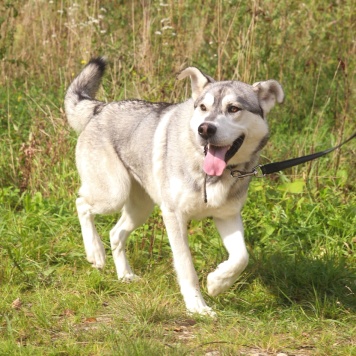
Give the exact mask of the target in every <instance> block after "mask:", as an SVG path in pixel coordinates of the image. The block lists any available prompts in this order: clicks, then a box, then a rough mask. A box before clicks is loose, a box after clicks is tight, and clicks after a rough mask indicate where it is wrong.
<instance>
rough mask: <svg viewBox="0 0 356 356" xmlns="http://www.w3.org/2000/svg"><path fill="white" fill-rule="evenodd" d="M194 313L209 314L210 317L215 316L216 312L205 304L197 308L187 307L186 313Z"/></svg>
mask: <svg viewBox="0 0 356 356" xmlns="http://www.w3.org/2000/svg"><path fill="white" fill-rule="evenodd" d="M194 314H199V315H203V316H209V317H211V318H216V313H215V312H214V311H213V309H211V308H210V307H208V306H207V305H205V306H203V307H199V308H189V309H188V315H194Z"/></svg>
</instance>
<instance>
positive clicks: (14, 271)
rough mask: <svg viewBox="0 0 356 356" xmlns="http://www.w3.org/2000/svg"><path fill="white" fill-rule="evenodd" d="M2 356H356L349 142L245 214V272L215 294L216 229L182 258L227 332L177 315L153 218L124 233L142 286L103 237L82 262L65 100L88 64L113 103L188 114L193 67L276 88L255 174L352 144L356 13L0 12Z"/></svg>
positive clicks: (253, 200) (340, 8)
mask: <svg viewBox="0 0 356 356" xmlns="http://www.w3.org/2000/svg"><path fill="white" fill-rule="evenodd" d="M0 14H1V15H0V71H1V76H0V84H1V85H0V136H1V141H0V171H1V174H0V186H1V190H0V233H1V247H0V295H1V300H0V355H59V354H61V355H78V354H83V355H102V354H104V355H111V354H112V355H117V354H120V355H121V354H122V355H142V354H146V355H161V354H162V355H176V354H179V355H182V354H183V355H191V354H193V355H238V354H240V355H252V354H260V355H269V354H271V355H273V354H277V353H279V352H284V353H286V354H288V355H353V354H355V352H356V339H355V331H356V328H355V325H356V323H355V321H356V317H355V312H356V296H355V291H356V269H355V263H356V258H355V244H356V240H355V239H356V227H355V226H356V208H355V207H356V194H355V186H356V173H355V170H354V167H355V164H356V158H355V157H356V155H355V143H354V142H350V143H349V144H348V145H347V146H345V148H343V149H342V150H339V151H336V152H334V153H332V154H331V155H329V156H327V157H324V158H322V159H320V160H318V161H316V162H314V163H311V164H306V165H303V166H300V167H297V168H293V169H291V170H289V171H286V172H284V173H282V174H278V175H274V176H272V177H270V178H267V179H262V180H257V179H256V180H254V181H253V182H252V184H251V186H250V192H249V198H248V202H247V204H246V206H245V209H244V211H243V217H244V222H245V233H246V241H247V244H248V248H249V252H250V263H249V266H248V268H247V270H246V272H245V273H244V274H243V275H242V276H241V278H240V279H239V281H238V282H237V283H236V284H235V285H234V287H233V288H231V289H230V290H229V291H227V292H226V293H224V294H223V295H221V296H218V297H217V298H210V297H209V296H208V295H206V290H205V283H206V276H207V274H208V273H209V272H210V271H211V270H212V269H214V267H215V266H216V265H217V264H218V263H219V262H221V261H222V260H223V259H224V258H226V252H225V250H224V248H223V247H222V244H221V242H220V239H219V237H218V235H217V232H216V231H215V228H214V226H213V224H212V222H211V221H210V220H209V219H207V220H205V221H203V222H199V221H192V222H191V223H190V226H189V236H190V245H191V249H192V254H193V256H194V261H195V265H196V268H197V270H198V274H199V276H200V278H201V284H202V286H203V293H204V295H205V298H206V299H207V302H208V303H209V305H210V306H212V307H213V308H214V309H215V310H216V311H217V314H218V318H217V319H209V318H202V317H196V316H189V315H186V314H185V310H184V305H183V301H182V298H181V296H180V293H179V288H178V286H177V283H176V278H175V275H174V271H173V267H172V256H171V252H170V248H169V245H168V242H167V238H166V234H165V230H164V226H163V223H162V220H161V217H160V214H159V210H158V209H157V210H156V211H155V212H154V214H153V215H152V217H151V218H150V219H149V220H148V221H147V222H146V224H145V225H143V226H142V227H140V228H139V229H138V230H137V231H135V232H134V233H133V234H132V237H131V238H130V242H129V244H128V255H129V258H130V261H131V263H132V266H133V268H134V270H135V272H136V273H137V274H138V275H140V276H141V279H140V280H139V281H137V282H135V283H131V284H126V283H119V282H118V281H117V280H116V273H115V270H114V264H113V261H112V258H111V255H110V247H109V241H108V233H109V230H110V228H111V227H112V226H113V224H114V223H115V221H116V219H117V216H104V217H98V219H97V225H98V229H99V231H100V233H101V235H102V236H103V238H104V244H105V247H106V249H107V252H108V259H107V266H106V267H105V269H104V270H103V271H101V272H99V271H96V270H93V269H91V267H90V266H89V264H88V263H87V262H86V261H85V258H84V250H83V246H82V241H81V236H80V227H79V223H78V219H77V216H76V211H75V206H74V201H75V197H76V192H77V189H78V187H79V179H78V176H77V173H76V170H75V164H74V148H75V142H76V136H75V134H74V133H73V132H71V131H70V130H69V128H68V125H67V123H66V120H65V115H64V112H63V96H64V92H65V89H66V87H67V86H68V84H69V83H70V81H71V80H72V79H73V76H74V75H75V74H76V73H77V72H78V71H79V70H80V69H81V68H82V66H83V65H84V64H85V63H86V62H87V61H88V59H89V58H90V57H91V56H93V55H103V54H105V55H107V56H108V58H109V59H110V62H111V63H110V68H109V70H108V73H107V75H106V77H105V80H104V83H103V88H102V89H101V92H100V96H101V98H102V99H103V100H113V99H122V98H127V97H139V98H143V99H147V100H158V101H179V100H183V99H184V98H186V97H188V96H189V95H190V88H189V83H177V82H176V80H175V73H177V72H178V71H179V70H180V69H182V68H183V67H185V66H187V65H196V66H198V67H199V68H201V69H202V70H204V71H205V72H206V73H208V74H209V75H212V76H214V77H216V78H229V79H237V80H243V81H246V82H250V83H252V82H254V81H257V80H261V79H268V78H275V79H277V80H279V81H280V82H281V83H282V85H283V87H284V90H285V92H286V100H285V103H284V104H283V105H282V106H280V107H278V108H276V109H275V110H274V111H273V112H272V113H271V115H270V116H269V123H270V128H271V139H270V142H269V144H268V145H267V147H266V149H265V150H264V151H263V157H262V162H269V161H278V160H282V159H287V158H291V157H292V156H297V155H301V154H305V153H309V152H311V151H317V150H321V149H324V148H327V147H330V146H332V145H335V144H337V143H338V142H340V141H342V139H343V138H346V137H347V136H349V135H351V133H352V132H353V131H354V129H355V124H354V123H355V110H354V107H355V103H356V97H355V92H354V91H353V90H352V88H353V87H354V86H355V73H356V71H355V68H356V65H355V61H356V59H355V58H356V57H355V55H354V51H355V48H354V43H355V33H356V31H355V24H356V21H355V12H354V11H353V3H352V1H351V0H345V1H342V2H341V3H339V2H329V1H315V0H308V1H305V2H297V1H288V2H283V1H282V2H278V4H277V3H276V2H275V1H269V0H266V1H263V2H262V1H251V2H242V1H222V0H219V1H217V2H216V1H211V0H208V1H204V3H203V2H200V1H190V0H187V1H173V0H168V1H166V2H161V3H160V2H150V1H146V0H145V1H140V2H139V1H133V2H131V3H130V4H127V3H125V2H112V1H104V0H103V1H95V2H91V3H90V2H84V1H78V2H77V3H73V2H71V1H67V0H63V1H61V2H57V1H19V0H8V1H4V2H2V3H1V4H0Z"/></svg>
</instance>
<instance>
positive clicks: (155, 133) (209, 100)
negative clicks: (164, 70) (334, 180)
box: [65, 58, 284, 315]
mask: <svg viewBox="0 0 356 356" xmlns="http://www.w3.org/2000/svg"><path fill="white" fill-rule="evenodd" d="M105 66H106V61H105V60H104V59H103V58H95V59H92V60H91V61H90V62H89V63H88V64H87V65H86V67H85V68H84V69H83V71H82V72H81V73H80V74H79V76H78V77H77V78H76V79H74V81H73V82H72V84H71V85H70V87H69V89H68V91H67V94H66V97H65V110H66V114H67V118H68V121H69V124H70V126H71V127H72V128H73V129H74V130H75V131H77V132H78V133H80V136H79V138H78V143H77V147H76V164H77V168H78V171H79V174H80V177H81V182H82V185H81V188H80V190H79V198H78V199H77V201H76V205H77V210H78V215H79V221H80V225H81V229H82V234H83V240H84V246H85V251H86V255H87V259H88V261H89V262H90V263H92V264H93V266H94V267H97V268H102V267H103V266H104V263H105V251H104V247H103V244H102V242H101V239H100V237H99V235H98V233H97V231H96V228H95V226H94V215H96V214H108V213H114V212H117V211H120V210H121V212H122V214H121V217H120V219H119V221H118V222H117V224H116V225H115V227H114V228H113V229H112V230H111V231H110V243H111V248H112V253H113V258H114V261H115V266H116V270H117V275H118V278H119V279H122V280H131V279H133V278H135V275H134V273H133V272H132V270H131V268H130V265H129V263H128V260H127V257H126V253H125V243H126V240H127V238H128V237H129V235H130V233H131V232H132V231H133V230H134V229H136V228H137V227H138V226H139V225H141V224H142V223H144V221H145V220H146V219H147V218H148V216H149V215H150V213H151V212H152V209H153V206H154V204H158V205H159V207H160V209H161V211H162V216H163V220H164V223H165V226H166V229H167V234H168V238H169V242H170V245H171V248H172V251H173V259H174V266H175V270H176V272H177V276H178V281H179V285H180V289H181V293H182V295H183V297H184V301H185V304H186V307H187V309H188V311H189V312H193V313H200V314H210V315H213V314H214V312H213V311H212V310H211V308H209V307H208V306H207V305H206V303H205V301H204V299H203V296H202V294H201V292H200V288H199V282H198V277H197V274H196V271H195V269H194V265H193V261H192V257H191V253H190V250H189V246H188V237H187V223H188V221H189V220H190V219H192V218H198V219H200V218H203V217H208V216H209V217H213V219H214V222H215V224H216V227H217V229H218V231H219V233H220V235H221V238H222V240H223V243H224V246H225V247H226V249H227V251H228V253H229V258H228V259H227V260H226V261H224V262H222V263H221V264H220V265H218V267H217V269H216V270H215V271H213V272H211V273H210V274H209V275H208V277H207V289H208V293H209V294H210V295H212V296H216V295H217V294H219V293H221V292H223V291H225V290H226V289H228V288H229V287H230V286H231V285H232V284H233V283H234V282H235V281H236V279H237V278H238V276H239V275H240V274H241V272H242V271H243V270H244V269H245V267H246V265H247V263H248V253H247V250H246V246H245V242H244V233H243V224H242V220H241V215H240V212H241V209H242V206H243V204H244V202H245V199H246V196H247V189H248V184H249V181H250V179H249V178H244V179H236V178H233V177H232V176H231V175H230V172H229V169H230V170H231V169H239V170H241V171H249V170H251V169H252V168H253V167H255V166H256V165H257V162H258V158H259V152H260V150H261V149H262V148H263V146H264V145H265V144H266V142H267V139H268V126H267V121H266V114H267V113H268V112H269V111H270V110H271V109H272V107H273V106H274V105H275V103H276V102H278V103H281V102H282V101H283V97H284V93H283V90H282V88H281V86H280V84H279V83H278V82H276V81H275V80H268V81H264V82H259V83H255V84H253V85H249V84H245V83H242V82H238V81H215V80H213V79H212V78H211V77H209V76H207V75H205V74H203V73H202V72H201V71H200V70H199V69H197V68H195V67H188V68H186V69H184V70H183V71H182V72H181V73H180V74H179V75H178V79H183V78H186V77H190V79H191V87H192V98H190V99H188V100H187V101H185V102H182V103H177V104H169V103H150V102H146V101H142V100H124V101H119V102H112V103H104V102H101V101H98V100H96V99H95V94H96V92H97V90H98V87H99V85H100V81H101V78H102V76H103V74H104V70H105ZM203 192H205V194H206V197H207V201H204V196H203ZM206 239H207V241H208V240H209V237H208V236H207V237H206Z"/></svg>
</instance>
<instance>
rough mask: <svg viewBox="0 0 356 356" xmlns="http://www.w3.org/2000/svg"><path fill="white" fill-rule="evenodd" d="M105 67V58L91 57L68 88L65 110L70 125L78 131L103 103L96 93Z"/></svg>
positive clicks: (82, 128)
mask: <svg viewBox="0 0 356 356" xmlns="http://www.w3.org/2000/svg"><path fill="white" fill-rule="evenodd" d="M105 67H106V60H105V58H103V57H98V58H93V59H91V60H90V61H89V63H88V64H87V65H86V66H85V68H84V69H83V70H82V71H81V72H80V74H79V75H78V76H77V77H76V78H75V79H74V81H73V82H72V84H71V85H70V86H69V88H68V90H67V93H66V96H65V99H64V106H65V111H66V115H67V119H68V122H69V125H70V126H71V127H72V128H73V129H74V130H75V131H76V132H77V133H80V132H82V131H83V130H84V128H85V126H86V125H87V124H88V122H89V121H90V120H91V118H92V117H93V116H94V115H95V114H96V113H97V112H98V109H100V107H101V106H102V105H103V104H102V103H101V102H99V101H97V100H95V94H96V92H97V91H98V89H99V85H100V82H101V78H102V76H103V75H104V72H105Z"/></svg>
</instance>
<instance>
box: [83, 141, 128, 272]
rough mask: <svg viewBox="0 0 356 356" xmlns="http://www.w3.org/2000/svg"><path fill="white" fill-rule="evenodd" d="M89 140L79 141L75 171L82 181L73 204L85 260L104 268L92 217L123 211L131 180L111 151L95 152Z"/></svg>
mask: <svg viewBox="0 0 356 356" xmlns="http://www.w3.org/2000/svg"><path fill="white" fill-rule="evenodd" d="M87 142H88V140H82V142H80V141H79V144H78V146H79V145H80V144H81V146H79V147H78V146H77V167H78V171H79V174H80V177H81V180H82V186H81V187H80V190H79V198H78V199H77V201H76V204H77V211H78V217H79V221H80V225H81V229H82V235H83V242H84V247H85V252H86V255H87V260H88V261H89V262H90V263H92V264H93V267H96V268H103V267H104V264H105V249H104V245H103V243H102V242H101V239H100V236H99V234H98V232H97V230H96V228H95V225H94V216H95V215H98V214H111V213H114V212H118V211H120V210H121V209H122V207H123V206H124V204H125V201H126V200H127V198H128V195H129V192H130V189H131V178H130V176H129V174H128V172H127V170H126V168H125V167H124V165H123V163H122V162H121V161H120V160H119V159H118V157H117V155H116V154H115V152H114V150H113V149H112V148H111V147H110V146H109V145H106V146H105V147H103V148H101V149H99V148H96V150H95V151H93V150H89V149H88V147H87V146H88V143H87Z"/></svg>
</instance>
